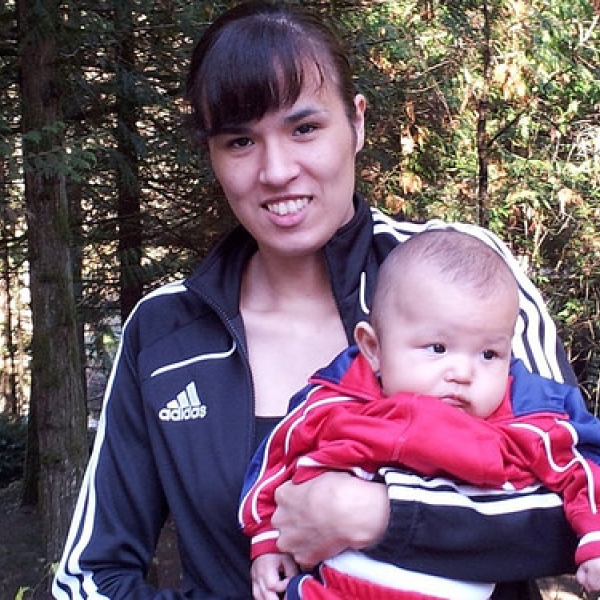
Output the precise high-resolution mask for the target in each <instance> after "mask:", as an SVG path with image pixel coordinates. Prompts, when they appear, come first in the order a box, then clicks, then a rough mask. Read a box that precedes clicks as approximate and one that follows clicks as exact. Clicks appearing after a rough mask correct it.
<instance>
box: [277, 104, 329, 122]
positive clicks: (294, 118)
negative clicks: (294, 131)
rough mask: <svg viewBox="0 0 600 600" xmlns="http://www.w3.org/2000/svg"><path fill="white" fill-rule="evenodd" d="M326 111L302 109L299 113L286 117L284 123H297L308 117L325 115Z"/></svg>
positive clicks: (309, 108) (311, 108)
mask: <svg viewBox="0 0 600 600" xmlns="http://www.w3.org/2000/svg"><path fill="white" fill-rule="evenodd" d="M325 112H326V110H325V109H324V108H316V107H311V106H308V107H306V108H300V109H298V110H297V111H295V112H293V113H291V114H289V115H286V117H285V119H284V122H285V123H297V122H298V121H302V120H303V119H306V118H308V117H312V116H314V115H317V114H320V113H325Z"/></svg>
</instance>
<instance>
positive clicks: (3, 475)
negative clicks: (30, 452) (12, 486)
mask: <svg viewBox="0 0 600 600" xmlns="http://www.w3.org/2000/svg"><path fill="white" fill-rule="evenodd" d="M26 441H27V424H26V422H25V421H24V420H23V419H20V418H16V417H11V416H9V415H6V414H2V413H0V486H1V487H5V486H7V485H8V484H9V483H12V482H13V481H16V480H17V479H20V478H21V476H22V473H23V462H24V460H25V447H26Z"/></svg>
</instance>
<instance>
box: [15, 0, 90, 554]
mask: <svg viewBox="0 0 600 600" xmlns="http://www.w3.org/2000/svg"><path fill="white" fill-rule="evenodd" d="M59 6H60V2H59V1H58V0H18V2H17V15H18V20H19V36H20V43H21V47H22V58H21V95H22V130H23V159H24V165H25V202H26V206H27V230H28V242H29V245H28V251H29V269H30V290H31V312H32V319H33V342H32V385H31V400H30V412H31V414H32V418H31V423H33V425H34V426H36V429H35V430H34V431H33V432H32V436H33V437H34V438H35V439H34V440H33V443H32V447H30V450H33V449H34V448H33V446H35V441H37V446H38V449H39V461H38V464H39V479H38V486H37V490H38V493H39V500H40V509H41V511H40V512H41V515H42V520H43V525H44V537H45V543H46V558H47V560H48V561H49V562H54V561H56V560H57V559H58V558H59V556H60V553H61V551H62V546H63V544H64V541H65V538H66V535H67V531H68V526H69V522H70V519H71V515H72V511H73V506H74V500H75V498H76V494H77V492H78V490H79V486H80V483H81V480H82V474H83V469H84V465H85V462H86V460H87V444H86V409H85V403H84V401H83V393H82V385H81V376H80V361H79V349H78V343H77V332H76V315H75V303H74V297H73V280H72V269H71V260H70V248H69V245H70V232H69V215H68V204H67V198H66V192H65V173H66V153H65V152H64V150H63V148H62V147H61V141H62V134H61V133H60V132H61V128H62V123H61V115H60V90H59V82H60V75H59V72H58V66H57V52H56V47H57V43H56V41H57V35H58V33H57V32H58V31H59V27H60V13H59ZM36 424H37V425H36ZM30 439H31V436H30ZM32 458H34V457H32ZM30 464H34V465H35V460H33V461H32V462H31V463H30ZM28 477H29V478H30V481H31V480H32V478H33V479H35V474H32V473H29V474H28Z"/></svg>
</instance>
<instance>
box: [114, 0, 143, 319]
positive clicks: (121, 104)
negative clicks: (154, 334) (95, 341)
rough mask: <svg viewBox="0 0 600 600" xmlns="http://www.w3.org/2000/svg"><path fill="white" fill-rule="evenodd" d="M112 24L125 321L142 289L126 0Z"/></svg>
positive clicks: (131, 26) (130, 12)
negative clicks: (114, 36)
mask: <svg viewBox="0 0 600 600" xmlns="http://www.w3.org/2000/svg"><path fill="white" fill-rule="evenodd" d="M115 24H116V25H117V27H116V35H117V40H118V45H117V56H116V91H117V95H116V111H117V130H116V139H117V152H118V161H117V164H116V168H117V196H118V215H119V267H120V293H119V298H120V303H121V320H122V321H125V319H126V318H127V317H128V315H129V313H130V312H131V311H132V310H133V307H134V306H135V305H136V303H137V302H138V300H140V298H141V297H142V294H143V291H144V278H143V275H142V264H141V261H142V223H141V196H140V180H139V150H138V146H139V143H140V142H141V139H142V138H141V136H140V133H139V130H138V126H137V120H138V110H139V109H138V100H137V98H136V92H135V90H136V84H135V69H134V66H135V60H136V59H135V36H134V29H135V27H134V23H133V9H132V7H131V4H130V2H128V1H127V0H117V1H116V2H115Z"/></svg>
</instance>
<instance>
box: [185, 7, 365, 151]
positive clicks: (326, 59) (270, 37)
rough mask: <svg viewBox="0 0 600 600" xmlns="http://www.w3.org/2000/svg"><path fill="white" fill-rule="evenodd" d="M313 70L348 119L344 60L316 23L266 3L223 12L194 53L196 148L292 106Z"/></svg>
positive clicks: (189, 90) (189, 93)
mask: <svg viewBox="0 0 600 600" xmlns="http://www.w3.org/2000/svg"><path fill="white" fill-rule="evenodd" d="M313 65H314V67H315V72H316V73H317V74H318V76H319V77H320V83H321V84H323V83H324V82H325V81H327V80H329V81H332V82H333V83H334V84H335V85H336V86H337V87H338V90H339V92H340V96H341V98H342V100H343V102H344V105H345V107H346V112H347V114H348V117H349V118H350V119H351V118H353V117H354V116H355V112H356V109H355V106H354V96H355V88H354V81H353V77H352V72H351V69H350V65H349V62H348V58H347V55H346V53H345V51H344V50H343V48H342V46H341V44H340V42H339V40H338V39H337V37H336V36H335V35H334V34H333V33H332V31H331V30H330V29H329V28H328V27H327V26H326V25H325V24H324V23H323V19H322V18H321V17H318V16H317V15H313V14H311V13H308V12H305V11H303V10H302V9H300V8H299V7H293V6H290V5H286V4H283V3H278V2H267V1H265V0H260V1H257V2H256V1H255V2H246V3H243V4H240V5H238V6H236V7H234V8H232V9H230V10H228V11H226V12H224V13H223V14H222V15H221V16H220V17H218V18H217V19H216V20H215V21H214V22H213V23H212V25H210V26H209V27H208V29H207V30H206V32H205V33H204V35H203V36H202V38H201V39H200V41H199V42H198V43H197V45H196V47H195V48H194V51H193V54H192V61H191V66H190V71H189V74H188V78H187V83H186V100H187V101H188V102H189V105H190V108H191V117H192V122H191V127H192V130H193V134H194V138H195V139H196V140H197V141H200V142H202V141H205V140H206V139H207V138H208V137H210V136H211V135H215V134H218V133H219V132H220V131H222V130H223V128H225V127H227V126H232V125H238V124H241V123H247V122H248V121H252V120H255V119H260V118H262V117H263V116H264V115H265V114H266V113H267V112H268V111H269V110H274V109H278V108H281V107H285V106H291V105H292V104H293V103H294V102H295V101H296V100H297V99H298V96H299V95H300V92H301V91H302V86H303V83H304V79H305V77H306V75H307V73H306V71H307V69H311V67H312V66H313ZM308 76H310V77H312V76H313V74H312V72H311V71H309V74H308Z"/></svg>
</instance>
